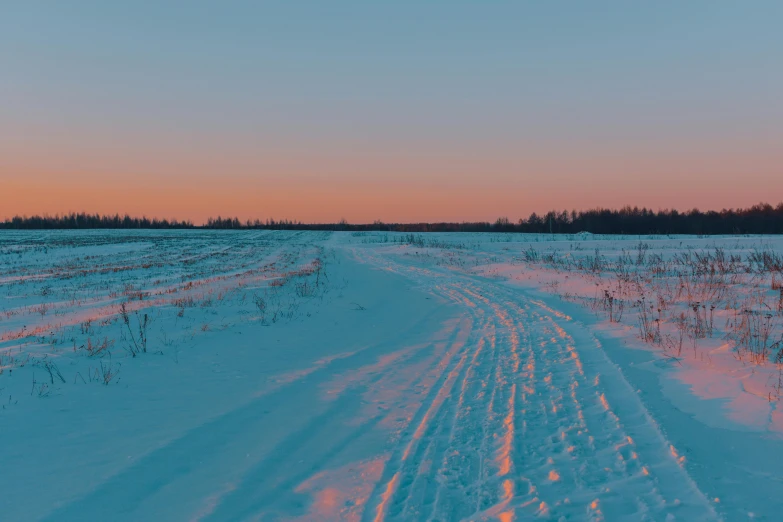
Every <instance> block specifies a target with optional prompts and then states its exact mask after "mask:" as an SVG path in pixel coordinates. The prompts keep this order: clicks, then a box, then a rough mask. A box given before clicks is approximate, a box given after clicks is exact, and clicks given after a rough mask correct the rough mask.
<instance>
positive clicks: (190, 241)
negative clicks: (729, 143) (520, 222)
mask: <svg viewBox="0 0 783 522" xmlns="http://www.w3.org/2000/svg"><path fill="white" fill-rule="evenodd" d="M782 252H783V241H781V240H779V239H777V238H768V237H732V238H709V239H705V238H695V237H677V238H666V237H644V238H638V237H634V238H625V239H620V238H611V237H592V236H587V235H583V236H554V237H550V236H527V235H499V234H498V235H493V234H483V235H482V234H432V235H407V234H392V233H363V234H351V233H315V232H312V233H311V232H307V233H305V232H271V231H247V232H228V231H220V232H206V231H184V232H182V231H178V232H174V231H165V232H150V231H131V232H128V231H118V232H105V231H90V232H56V233H55V232H35V233H33V232H25V233H17V232H3V233H0V368H1V369H2V372H0V405H1V406H2V409H0V491H2V494H0V520H57V521H62V520H220V521H222V520H280V519H284V520H295V519H299V520H444V521H446V520H463V519H467V520H493V519H498V520H528V519H536V518H541V519H545V520H689V521H690V520H720V519H724V520H748V519H755V520H779V513H780V512H781V510H783V497H781V496H780V491H783V489H782V488H781V487H782V486H783V420H782V419H781V413H780V411H779V410H778V405H779V400H780V395H781V384H780V383H781V382H782V381H781V380H780V364H779V363H778V362H777V359H776V358H777V356H778V354H779V350H780V348H781V345H780V343H779V340H780V339H781V335H782V334H783V332H782V331H781V321H782V320H783V318H781V310H780V309H779V306H783V305H780V303H781V301H780V296H783V293H781V292H783V291H781V290H780V284H779V283H780V282H781V281H783V277H781V276H782V275H783V266H781V264H780V261H779V259H780V255H781V253H782Z"/></svg>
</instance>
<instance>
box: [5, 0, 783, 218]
mask: <svg viewBox="0 0 783 522" xmlns="http://www.w3.org/2000/svg"><path fill="white" fill-rule="evenodd" d="M781 20H783V2H780V1H779V0H754V1H752V2H740V1H736V0H731V1H728V0H710V1H707V0H704V1H697V0H694V1H687V2H686V1H680V0H677V1H675V0H669V1H666V0H663V1H656V2H628V1H626V0H623V1H619V0H618V1H589V2H588V1H577V0H574V1H570V2H565V1H515V2H500V1H498V2H478V1H473V2H465V1H455V0H451V1H430V2H421V1H411V0H404V1H396V2H371V1H351V2H346V1H333V2H324V1H319V2H298V1H281V2H261V1H258V2H251V1H247V2H234V1H227V2H217V1H213V2H200V1H181V2H158V1H133V2H130V1H129V2H106V1H97V0H96V1H92V2H86V1H77V0H73V1H70V2H62V1H50V2H44V1H35V2H33V1H29V2H28V1H20V2H7V3H5V4H4V5H3V7H2V8H1V9H0V219H2V218H6V217H11V216H13V215H15V214H28V215H29V214H34V213H49V214H54V213H58V212H59V213H62V212H67V211H88V212H101V213H112V214H113V213H115V212H119V213H126V212H128V213H130V214H134V215H141V214H146V215H148V216H157V217H166V218H172V217H175V218H180V219H184V218H188V219H192V220H194V221H195V222H201V221H203V220H204V219H205V218H206V217H207V216H216V215H218V214H220V215H223V216H227V215H230V216H238V217H239V218H241V219H246V218H256V217H257V218H261V219H265V218H268V217H273V218H293V219H299V220H302V221H307V222H312V221H336V220H339V219H341V218H345V219H347V220H348V221H350V222H369V221H373V220H375V219H381V220H384V221H398V222H406V221H421V220H425V221H441V220H448V221H463V220H494V219H496V218H497V217H499V216H507V217H509V218H511V219H512V220H516V219H518V218H519V217H526V216H527V215H529V214H530V213H531V212H533V211H536V212H541V211H547V210H549V209H551V208H558V209H571V208H577V209H580V208H589V207H595V206H610V207H618V206H622V205H625V204H631V205H639V206H642V205H644V206H648V207H652V208H655V209H658V208H671V207H674V208H679V209H689V208H693V207H699V208H701V209H707V208H722V207H740V206H748V205H751V204H754V203H757V202H759V201H769V202H771V203H777V202H778V201H780V200H783V30H781Z"/></svg>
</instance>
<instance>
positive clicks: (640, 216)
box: [0, 203, 783, 235]
mask: <svg viewBox="0 0 783 522" xmlns="http://www.w3.org/2000/svg"><path fill="white" fill-rule="evenodd" d="M117 228H118V229H133V228H139V229H273V230H348V231H373V230H374V231H394V232H528V233H553V234H574V233H578V232H590V233H593V234H631V235H639V234H698V235H709V234H783V203H779V204H778V205H777V207H773V206H772V205H769V204H766V203H762V204H758V205H754V206H752V207H750V208H746V209H729V210H725V209H724V210H721V211H712V210H710V211H704V212H702V211H700V210H697V209H694V210H690V211H687V212H679V211H677V210H658V211H654V210H649V209H646V208H638V207H633V208H632V207H623V208H621V209H619V210H610V209H603V208H599V209H593V210H581V211H575V210H572V211H571V212H568V211H565V210H564V211H561V212H558V211H551V212H548V213H546V214H542V215H538V214H535V213H533V214H531V215H530V217H528V218H527V219H520V220H519V221H518V222H516V223H515V222H512V221H509V220H508V219H506V218H500V219H498V220H497V221H495V222H494V223H490V222H473V223H383V222H381V221H376V222H374V223H369V224H350V223H347V222H346V221H341V222H339V223H320V224H307V223H301V222H298V221H289V220H281V221H276V220H274V219H269V220H266V221H260V220H247V221H240V220H239V219H237V218H222V217H217V218H210V219H209V220H208V221H207V223H206V224H205V225H202V226H197V225H194V224H193V223H192V222H190V221H177V220H171V221H170V220H166V219H149V218H146V217H142V218H137V217H130V216H127V215H126V216H119V215H115V216H102V215H99V214H86V213H79V214H76V213H71V214H67V215H62V216H61V215H56V216H32V217H27V216H16V217H14V218H12V219H10V220H6V221H4V222H0V229H16V230H24V229H30V230H32V229H37V230H55V229H117Z"/></svg>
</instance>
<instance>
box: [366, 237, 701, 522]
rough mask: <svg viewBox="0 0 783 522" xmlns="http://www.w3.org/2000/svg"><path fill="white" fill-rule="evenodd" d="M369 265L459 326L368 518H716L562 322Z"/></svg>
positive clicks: (640, 413)
mask: <svg viewBox="0 0 783 522" xmlns="http://www.w3.org/2000/svg"><path fill="white" fill-rule="evenodd" d="M358 252H359V253H358V254H357V255H358V257H360V258H361V256H362V251H361V250H358ZM365 254H366V253H365ZM367 257H369V259H368V260H367V261H368V262H370V263H374V264H377V265H379V266H382V267H383V268H385V269H386V270H390V271H393V272H397V273H401V274H404V275H406V276H408V277H411V278H413V279H415V280H417V282H418V283H419V284H420V285H422V286H423V287H426V288H427V289H428V290H430V291H432V292H435V293H437V294H439V295H442V296H444V297H445V298H448V299H449V300H451V301H453V302H456V303H457V304H458V305H459V306H460V307H461V308H462V309H463V310H464V313H465V315H466V319H465V323H464V325H463V328H464V331H463V332H461V335H459V336H458V337H457V339H458V341H455V342H454V343H453V345H452V347H451V349H450V350H447V351H446V353H445V354H444V356H443V357H442V359H441V360H440V362H439V363H438V364H439V367H440V368H441V370H442V371H441V373H440V375H439V377H438V380H437V382H436V384H435V385H434V386H433V387H432V388H431V389H430V390H429V391H428V393H427V396H426V398H425V399H424V400H423V401H422V403H421V406H420V408H419V410H418V411H417V413H416V415H414V417H413V419H412V421H411V424H410V426H409V427H408V429H407V430H406V433H405V436H404V437H403V438H402V440H401V441H400V442H399V443H398V444H397V446H396V447H395V449H394V451H393V452H392V456H391V458H390V460H389V462H388V464H387V465H386V468H385V470H384V473H383V476H382V479H381V481H380V482H379V483H378V485H376V488H375V491H374V493H373V497H372V498H371V501H370V508H371V511H369V513H368V512H367V511H365V513H364V518H365V519H374V520H397V519H399V520H463V519H471V520H484V519H496V518H499V519H501V520H514V519H522V520H524V519H529V518H532V517H534V516H543V517H544V518H553V519H555V520H557V519H559V518H560V517H566V519H586V520H603V519H606V520H621V519H623V520H628V519H639V520H644V519H648V520H665V519H666V517H667V516H668V515H671V516H674V515H676V516H677V517H678V518H681V519H684V520H714V519H716V513H715V511H714V510H713V509H712V506H711V505H710V502H709V501H708V500H707V499H706V498H705V497H704V495H703V494H702V493H701V492H700V491H699V490H698V488H697V487H696V486H695V484H694V483H693V481H692V480H691V479H690V477H689V476H688V474H687V473H686V472H685V471H684V469H683V467H682V466H681V464H682V461H681V457H679V456H678V454H677V450H676V449H675V448H674V447H673V446H671V445H669V444H668V443H667V442H666V440H665V439H664V438H663V437H662V435H661V433H660V431H659V430H658V428H657V427H656V425H655V422H654V421H653V420H652V419H651V417H650V415H649V414H648V412H647V411H646V410H645V408H644V406H643V405H642V403H641V402H640V401H639V399H638V398H637V397H636V393H635V392H634V390H633V388H631V387H630V386H629V385H628V383H627V382H626V380H625V379H624V377H623V376H622V374H621V372H620V371H619V369H618V368H617V367H616V366H614V365H613V364H612V363H610V362H609V360H608V359H607V358H606V356H605V355H604V353H603V351H602V350H601V347H600V344H599V343H598V341H597V340H596V339H595V337H593V336H592V335H591V334H590V333H589V332H587V331H585V330H584V328H583V327H578V326H577V325H575V324H574V323H573V322H571V319H570V317H568V316H566V315H564V314H562V313H559V312H557V311H556V310H552V309H550V308H548V307H547V306H545V305H544V304H543V303H541V302H539V301H536V300H533V299H530V298H526V297H525V296H524V294H522V293H521V292H519V291H516V292H515V291H511V290H508V289H507V288H504V287H502V286H499V285H497V284H495V283H492V282H490V281H487V280H481V279H478V278H470V277H468V276H461V275H457V274H455V273H453V272H450V271H445V270H444V271H440V272H438V271H433V270H428V269H419V268H416V267H414V266H402V265H397V264H394V263H393V262H390V261H387V260H384V259H380V258H379V257H378V256H367ZM395 371H406V369H405V368H396V369H395Z"/></svg>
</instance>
